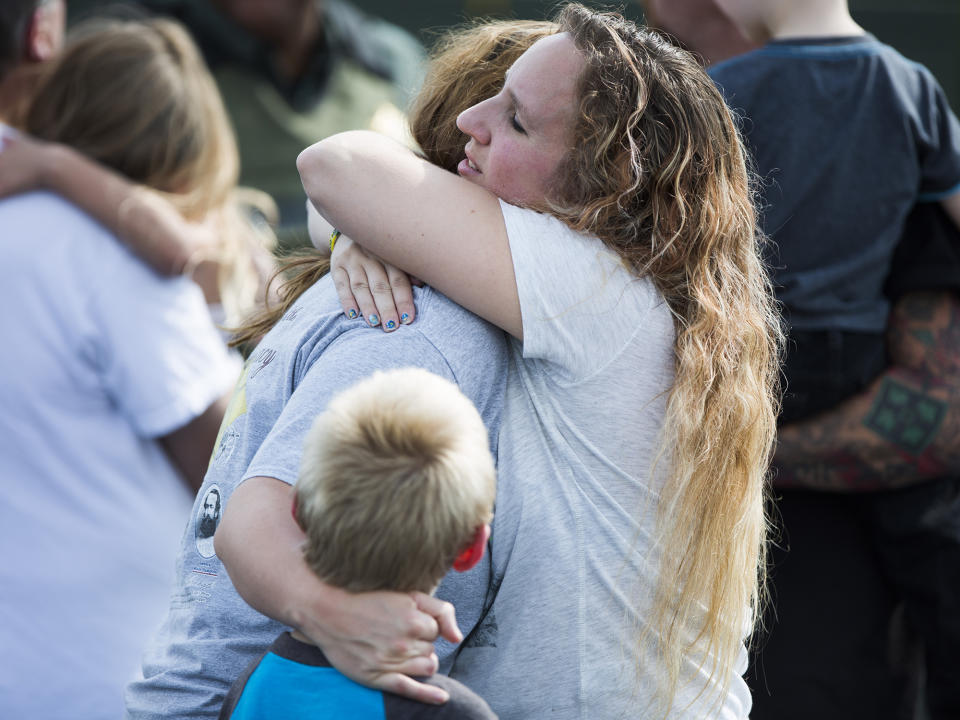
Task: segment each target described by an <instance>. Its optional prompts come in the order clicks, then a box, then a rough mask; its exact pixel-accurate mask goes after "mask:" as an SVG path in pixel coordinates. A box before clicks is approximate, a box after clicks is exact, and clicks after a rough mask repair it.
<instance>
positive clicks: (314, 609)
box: [283, 563, 343, 645]
mask: <svg viewBox="0 0 960 720" xmlns="http://www.w3.org/2000/svg"><path fill="white" fill-rule="evenodd" d="M302 569H303V575H302V577H301V579H300V580H298V581H297V582H296V583H294V584H293V585H292V587H293V594H292V595H291V596H290V597H289V598H288V602H287V604H286V612H285V613H284V615H285V617H284V618H283V620H284V622H286V623H287V624H288V625H289V626H290V627H292V628H294V629H296V630H299V631H300V632H302V633H303V634H304V635H306V636H307V637H309V638H310V639H311V640H313V641H314V642H316V643H317V644H319V645H322V644H323V641H324V640H326V636H327V634H328V627H327V620H328V619H330V618H333V617H335V616H336V614H337V613H338V612H340V608H341V607H342V602H343V598H341V597H340V596H339V594H340V593H342V592H343V591H341V590H339V589H338V588H335V587H332V586H330V585H327V584H326V583H324V582H322V581H321V580H319V579H318V578H317V576H316V575H314V574H313V572H312V571H311V570H310V569H309V568H308V567H307V566H306V564H305V563H304V564H303V565H302ZM318 618H323V619H324V622H323V623H320V622H318Z"/></svg>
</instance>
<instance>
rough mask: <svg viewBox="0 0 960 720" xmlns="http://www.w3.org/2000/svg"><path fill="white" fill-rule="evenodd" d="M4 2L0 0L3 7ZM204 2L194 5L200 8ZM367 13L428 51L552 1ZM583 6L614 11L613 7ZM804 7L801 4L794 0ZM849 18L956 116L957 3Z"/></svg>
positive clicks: (911, 1) (858, 12)
mask: <svg viewBox="0 0 960 720" xmlns="http://www.w3.org/2000/svg"><path fill="white" fill-rule="evenodd" d="M2 1H3V0H0V2H2ZM205 1H206V0H195V2H205ZM353 2H354V4H355V5H357V6H358V7H361V8H363V9H364V10H366V11H367V12H370V13H373V14H376V15H380V16H381V17H383V18H386V19H387V20H390V21H392V22H394V23H396V24H397V25H400V26H402V27H404V28H406V29H408V30H410V31H411V32H413V33H415V34H419V36H420V38H421V39H422V40H423V41H424V42H425V43H426V44H428V45H429V43H430V42H431V39H432V37H433V34H432V33H431V32H430V31H431V30H437V29H441V28H443V27H445V26H448V25H451V24H455V23H458V22H461V21H463V20H464V19H467V18H471V17H476V16H498V17H511V16H512V17H525V18H544V17H549V16H550V15H551V14H552V11H553V9H554V8H555V7H556V6H557V4H558V2H557V0H353ZM586 2H587V4H590V5H598V6H606V7H618V5H617V4H616V3H613V4H611V3H603V2H591V1H590V0H586ZM797 2H804V0H797ZM104 4H117V0H70V2H69V6H70V13H71V17H74V18H76V17H79V16H81V15H83V14H84V13H85V12H87V11H88V10H89V9H90V8H91V7H93V6H96V5H104ZM620 6H621V7H623V8H624V9H625V12H626V14H628V15H630V16H632V17H633V18H635V19H642V18H643V12H642V10H641V7H640V3H639V2H638V0H625V2H624V3H621V5H620ZM850 9H851V11H852V13H853V16H854V18H855V19H856V20H857V22H859V23H860V24H861V25H862V26H863V27H865V28H866V29H867V30H869V31H870V32H872V33H874V34H875V35H877V37H879V38H880V39H881V40H883V41H884V42H886V43H888V44H890V45H893V46H894V47H895V48H897V49H898V50H899V51H900V52H902V53H903V54H904V55H906V56H907V57H909V58H911V59H913V60H916V61H917V62H920V63H923V64H924V65H926V66H927V67H928V68H930V70H932V71H933V73H934V75H936V77H937V79H938V80H939V81H940V83H941V84H942V85H943V87H944V89H945V90H946V93H947V96H948V97H949V98H950V101H951V103H952V105H953V107H954V109H955V110H958V111H960V0H850Z"/></svg>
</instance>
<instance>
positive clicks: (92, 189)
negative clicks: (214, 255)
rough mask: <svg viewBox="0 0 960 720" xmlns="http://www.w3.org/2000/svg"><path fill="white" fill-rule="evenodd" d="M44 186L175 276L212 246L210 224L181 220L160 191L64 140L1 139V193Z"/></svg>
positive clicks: (146, 260)
mask: <svg viewBox="0 0 960 720" xmlns="http://www.w3.org/2000/svg"><path fill="white" fill-rule="evenodd" d="M34 189H49V190H52V191H54V192H56V193H58V194H60V195H62V196H63V197H65V198H67V199H68V200H70V202H72V203H73V204H74V205H76V206H78V207H80V208H82V209H83V210H85V211H86V212H87V213H89V214H90V215H91V216H93V217H94V218H96V219H97V220H98V221H99V222H100V223H102V224H103V225H104V226H105V227H106V228H107V229H109V230H110V231H111V232H113V233H114V234H115V235H116V236H117V237H118V238H120V239H121V240H122V241H123V242H125V243H126V244H127V245H128V246H129V247H130V249H131V250H133V252H135V253H136V254H137V255H138V256H140V257H141V258H142V259H143V260H144V261H145V262H146V263H147V264H148V265H150V266H151V267H152V268H153V269H154V270H155V271H156V272H158V273H160V274H163V275H178V274H181V273H183V272H184V271H185V270H188V269H189V268H190V267H191V266H192V265H193V264H195V263H197V262H198V261H199V259H200V255H201V254H202V252H203V250H204V249H205V248H210V247H213V246H215V234H214V229H213V228H211V227H209V226H206V225H200V224H196V223H190V222H188V221H186V220H185V219H184V218H183V216H182V215H180V213H179V212H178V211H177V209H176V208H174V207H173V205H171V204H170V203H169V202H167V201H166V200H165V199H164V198H163V197H161V196H160V195H158V194H156V193H153V192H151V191H149V190H148V189H146V188H143V187H141V186H138V185H135V184H134V183H132V182H130V181H129V180H127V179H126V178H124V177H123V176H122V175H119V174H118V173H116V172H114V171H112V170H110V169H108V168H105V167H103V166H101V165H99V164H97V163H95V162H93V161H92V160H90V159H89V158H86V157H85V156H83V155H82V154H80V153H79V152H77V151H75V150H73V149H72V148H69V147H67V146H64V145H59V144H56V143H44V142H40V141H38V140H34V139H32V138H29V137H27V136H25V135H16V136H14V137H6V138H4V144H3V150H2V152H0V197H3V196H6V195H11V194H13V193H17V192H25V191H27V190H34Z"/></svg>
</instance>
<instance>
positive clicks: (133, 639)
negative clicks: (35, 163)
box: [0, 21, 239, 720]
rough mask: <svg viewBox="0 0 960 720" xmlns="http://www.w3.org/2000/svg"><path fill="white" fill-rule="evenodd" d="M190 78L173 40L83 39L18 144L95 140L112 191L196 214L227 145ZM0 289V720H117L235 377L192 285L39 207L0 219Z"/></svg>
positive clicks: (177, 32) (184, 53)
mask: <svg viewBox="0 0 960 720" xmlns="http://www.w3.org/2000/svg"><path fill="white" fill-rule="evenodd" d="M6 28H8V29H12V30H13V31H14V32H19V28H18V27H17V26H16V25H12V26H11V25H8V26H6ZM2 46H3V47H10V46H13V43H11V45H8V44H7V42H6V39H4V42H3V43H2ZM195 71H202V64H200V58H199V55H198V54H197V51H196V49H195V48H194V46H193V45H192V43H191V41H190V39H189V36H187V34H186V33H185V32H184V31H183V30H182V29H181V28H180V27H178V26H176V25H175V24H173V23H171V22H168V21H156V22H151V23H121V24H109V25H103V26H96V27H94V26H90V27H86V28H82V29H80V28H78V30H77V32H76V34H74V35H72V36H71V37H70V39H69V40H68V42H67V45H66V47H65V48H64V49H63V51H62V53H61V54H60V55H59V56H57V57H56V58H53V59H50V60H48V61H46V62H45V63H44V64H43V66H42V67H41V68H40V72H39V75H37V76H36V80H35V86H34V87H33V88H32V92H31V98H30V101H29V104H28V106H27V107H26V108H25V111H24V114H23V117H22V127H23V128H24V129H25V130H27V131H28V132H30V133H33V134H35V135H37V136H40V137H45V138H48V139H50V140H53V141H59V142H69V143H77V144H78V145H81V146H86V147H93V146H94V145H95V144H96V143H95V142H94V141H95V140H96V141H98V142H99V143H100V147H103V148H109V149H110V151H111V152H110V153H107V154H106V155H105V157H107V158H109V160H105V161H110V162H113V163H115V167H116V169H117V170H118V171H120V172H124V173H127V174H128V175H129V177H130V178H131V179H132V180H133V181H135V182H138V183H142V184H144V185H150V186H151V187H153V188H154V189H156V190H158V191H160V192H164V193H166V194H167V195H168V196H169V197H170V198H171V202H178V203H182V206H183V207H189V208H191V209H193V210H196V209H198V208H199V207H201V206H202V203H203V202H204V201H206V200H207V199H208V198H210V196H211V194H214V197H216V195H215V194H216V193H217V192H218V191H219V190H221V189H222V188H223V187H224V185H223V183H222V182H221V181H220V178H221V177H222V173H223V168H224V167H225V166H227V165H228V163H229V160H230V155H229V152H228V148H229V142H230V138H229V136H228V137H227V138H222V137H218V136H217V133H218V132H219V131H220V130H221V126H220V125H218V124H217V123H216V122H212V121H211V117H212V116H214V115H215V114H216V108H217V105H216V99H215V95H211V94H210V92H209V91H210V89H211V87H212V85H210V84H209V77H206V78H205V77H203V76H201V77H199V78H197V77H192V76H191V75H190V73H192V72H195ZM144 88H148V92H149V99H148V100H143V99H142V98H141V97H140V95H139V93H141V92H143V91H144ZM94 90H96V92H94ZM97 93H105V94H107V95H108V96H109V97H110V98H111V100H110V102H98V100H99V99H101V96H98V94H97ZM211 108H212V110H211ZM0 134H4V136H5V141H4V147H3V149H2V150H0V166H2V165H3V164H4V162H5V156H6V153H7V152H8V151H9V150H10V147H12V146H11V145H10V144H8V142H7V140H6V137H7V136H6V131H5V130H4V131H3V132H2V133H0ZM184 135H187V136H190V137H191V138H192V140H191V143H188V144H186V145H185V146H184V145H177V143H176V138H178V137H182V136H184ZM165 139H167V140H169V142H168V143H165V142H164V140H165ZM88 143H89V144H88ZM158 147H159V148H162V150H163V151H159V152H158V151H157V149H158ZM171 148H177V149H178V150H181V151H179V152H175V153H174V152H170V149H171ZM0 274H2V282H0V302H2V303H3V305H4V307H5V308H6V310H5V311H4V313H2V315H0V332H2V333H3V336H4V338H5V340H6V342H7V343H9V346H8V348H9V349H8V351H7V352H5V353H4V354H3V358H2V359H0V373H2V375H3V377H4V382H3V383H2V384H0V477H3V478H4V480H5V486H4V499H3V503H2V505H0V547H2V548H3V551H4V562H3V564H2V566H0V588H2V589H0V646H2V647H3V648H4V653H5V658H6V659H5V663H4V669H3V672H2V673H0V707H2V708H3V712H4V714H5V715H9V716H10V717H25V718H26V717H29V718H39V719H41V720H42V719H45V718H58V717H63V716H64V715H65V714H67V715H70V716H76V717H83V718H91V719H96V718H104V719H106V718H116V717H117V716H118V715H119V714H120V712H121V710H122V689H123V686H124V684H125V683H126V682H128V681H129V680H130V678H132V677H134V676H135V675H136V672H137V660H138V658H139V656H140V653H141V651H142V648H143V644H144V643H145V641H146V638H147V637H148V636H149V633H150V632H151V631H152V629H153V628H154V627H155V626H156V625H157V623H158V622H159V620H160V618H161V613H162V609H163V607H164V605H165V601H166V597H167V593H168V591H169V587H170V581H171V576H170V571H171V569H172V562H173V559H174V554H175V549H176V542H177V538H178V537H179V535H180V532H181V531H182V528H183V523H184V519H185V518H186V517H187V513H188V511H189V507H190V498H191V496H192V493H193V491H194V490H195V489H196V488H197V487H198V486H199V484H200V481H201V479H202V477H203V472H204V468H205V467H206V463H207V460H208V458H209V456H210V453H211V452H212V450H213V446H214V439H215V437H216V432H217V427H218V426H219V423H220V419H221V418H222V416H223V413H224V409H225V407H226V397H225V393H226V391H227V390H228V389H229V387H230V386H231V385H232V384H233V382H234V380H235V379H236V377H237V374H238V371H239V367H238V365H239V363H238V362H237V360H236V359H235V358H234V357H233V356H231V355H230V354H228V352H227V349H226V348H225V347H224V344H223V342H222V340H221V339H220V336H219V334H218V332H217V330H216V328H215V327H214V325H213V323H212V322H211V319H210V315H209V313H208V311H207V308H206V305H205V303H204V298H203V295H202V293H201V291H200V289H199V288H198V287H197V286H196V285H195V284H194V283H191V282H190V281H189V280H187V279H185V278H172V279H164V278H160V277H158V276H157V275H156V274H154V273H153V272H152V271H151V270H150V269H149V268H148V267H147V266H146V265H144V264H143V263H142V262H140V261H139V260H138V259H137V258H136V257H135V256H134V255H132V254H131V253H130V252H129V250H128V249H127V248H126V247H125V246H124V245H122V244H121V243H120V242H119V241H118V240H117V239H116V238H115V237H114V236H113V235H111V234H110V233H109V232H108V231H107V230H106V229H105V228H104V227H103V226H102V225H100V224H98V223H96V222H95V221H94V220H93V219H91V218H90V217H88V216H87V215H85V214H84V213H83V212H82V211H81V210H80V209H78V208H77V207H75V206H73V205H71V204H70V203H69V202H67V201H66V200H64V199H62V198H60V197H58V196H56V195H54V194H51V193H49V192H32V193H27V194H21V195H18V196H16V197H10V198H6V199H3V200H0Z"/></svg>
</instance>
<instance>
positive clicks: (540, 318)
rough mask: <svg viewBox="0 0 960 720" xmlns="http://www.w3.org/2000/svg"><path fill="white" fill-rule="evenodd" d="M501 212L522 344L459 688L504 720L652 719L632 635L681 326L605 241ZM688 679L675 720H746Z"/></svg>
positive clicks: (650, 551) (728, 699)
mask: <svg viewBox="0 0 960 720" xmlns="http://www.w3.org/2000/svg"><path fill="white" fill-rule="evenodd" d="M501 207H502V209H503V213H504V219H505V221H506V227H507V233H508V236H509V240H510V250H511V252H512V255H513V265H514V271H515V273H516V279H517V287H518V290H519V296H520V306H521V311H522V315H523V337H524V339H523V342H522V343H521V342H517V341H512V342H511V345H510V348H511V360H512V361H511V364H510V374H509V377H508V380H507V397H506V406H505V410H504V419H503V426H502V430H501V434H500V455H499V489H498V495H497V514H496V517H495V518H494V525H493V541H492V553H493V567H494V584H493V587H492V593H493V602H492V608H491V609H490V611H489V612H487V614H486V616H485V617H484V620H483V621H482V622H481V624H480V625H479V626H478V627H477V629H476V630H475V631H474V633H473V634H472V635H471V636H470V637H469V638H468V639H467V640H466V641H465V643H464V645H463V647H462V649H461V650H460V652H459V655H458V657H457V660H456V661H455V663H454V667H453V670H452V671H451V673H450V675H451V677H454V678H456V679H458V680H460V681H461V682H463V683H464V684H465V685H467V686H468V687H470V688H471V689H472V690H474V691H475V692H476V693H477V694H479V695H480V696H481V697H483V698H484V699H485V700H486V701H487V702H488V703H489V704H490V706H491V708H493V710H494V712H495V713H497V714H498V715H499V717H500V718H501V719H502V720H509V719H510V718H541V717H543V718H546V717H549V718H552V719H553V720H573V719H574V718H603V719H604V720H616V719H617V718H637V717H645V716H647V715H651V714H652V710H650V709H648V706H647V703H648V702H649V700H650V698H651V697H652V693H653V689H654V687H655V686H656V682H657V679H658V674H659V670H660V664H659V661H658V660H657V659H656V658H655V657H653V655H652V649H650V648H643V649H642V650H640V649H638V647H637V643H638V628H640V627H642V626H643V623H644V622H645V621H646V612H647V610H648V608H649V605H650V601H651V595H652V592H653V589H654V587H655V583H656V578H657V565H658V561H657V551H656V546H655V542H654V538H653V537H652V535H653V532H654V529H655V528H654V520H655V513H656V510H657V499H658V495H659V490H660V487H661V486H662V480H663V477H664V471H665V470H666V468H663V467H661V468H660V471H659V472H657V473H656V474H653V473H652V462H653V460H654V458H655V456H656V453H657V449H658V447H659V439H660V430H661V427H662V424H663V415H664V409H665V404H666V399H667V394H668V391H669V389H670V387H671V385H672V383H673V362H674V360H673V358H674V350H673V345H674V327H673V321H672V318H671V315H670V312H669V310H668V308H667V306H666V304H665V303H664V301H663V299H662V297H661V296H660V294H659V293H658V292H657V291H656V289H655V288H654V286H653V284H652V283H651V282H650V281H649V280H646V279H638V278H636V277H635V276H633V275H632V274H631V273H629V272H628V271H627V270H626V268H625V267H624V266H623V264H622V263H621V262H620V259H619V257H618V256H617V255H616V254H615V253H613V252H611V251H610V250H608V249H607V248H606V247H604V246H603V245H602V244H601V243H600V241H599V240H597V239H595V238H589V237H584V236H582V235H579V234H577V233H574V232H573V231H571V230H570V229H569V228H567V227H566V226H565V225H563V224H562V223H561V222H559V221H558V220H556V219H555V218H553V217H550V216H547V215H541V214H538V213H535V212H533V211H531V210H522V209H519V208H516V207H512V206H510V205H507V204H505V203H501ZM666 462H667V461H666V460H664V463H666ZM638 665H639V668H640V673H639V674H638V673H637V669H636V668H637V667H638ZM742 665H743V668H742V669H743V670H746V652H745V650H744V651H743V652H742ZM684 670H685V676H684V677H685V679H689V680H691V683H690V685H688V686H685V687H683V688H681V690H680V694H679V696H678V700H677V705H676V706H675V711H674V712H673V713H672V714H671V715H670V717H671V718H678V717H690V718H705V717H717V718H724V719H728V718H729V719H731V720H732V719H734V718H736V719H740V718H745V717H746V716H747V713H748V712H749V706H750V696H749V691H748V690H747V687H746V685H745V683H744V682H743V679H742V678H740V677H737V678H734V679H732V687H731V690H730V692H729V693H728V694H727V695H726V696H724V697H723V698H722V702H721V703H719V704H718V705H717V706H716V707H715V708H712V709H711V708H710V707H708V705H707V704H705V703H704V702H702V701H697V702H694V700H695V696H696V694H697V693H698V692H699V691H700V689H702V687H703V683H704V682H705V676H704V675H703V674H702V673H699V672H698V671H697V669H696V668H694V667H692V665H689V666H688V667H686V668H685V669H684ZM710 701H711V702H716V701H717V696H716V693H714V694H713V695H712V696H711V697H710ZM690 703H693V704H692V705H690ZM688 706H689V707H688ZM685 707H688V712H687V714H682V713H680V712H679V710H678V709H677V708H681V709H682V708H685Z"/></svg>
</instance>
